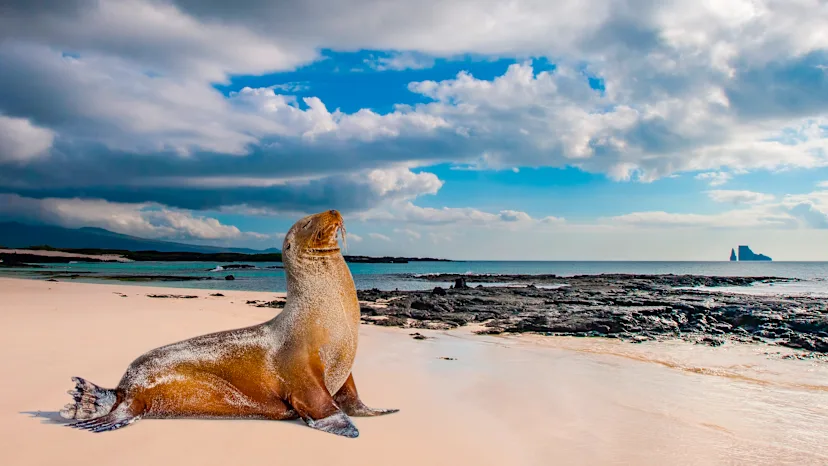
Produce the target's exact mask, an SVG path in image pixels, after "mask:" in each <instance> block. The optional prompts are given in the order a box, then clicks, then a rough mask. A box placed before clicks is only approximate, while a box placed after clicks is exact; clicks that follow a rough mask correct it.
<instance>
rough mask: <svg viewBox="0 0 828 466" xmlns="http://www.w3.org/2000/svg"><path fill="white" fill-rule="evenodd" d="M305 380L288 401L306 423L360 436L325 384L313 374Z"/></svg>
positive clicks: (345, 435) (328, 430)
mask: <svg viewBox="0 0 828 466" xmlns="http://www.w3.org/2000/svg"><path fill="white" fill-rule="evenodd" d="M303 380H304V383H303V385H304V387H302V388H301V389H300V390H296V391H294V393H293V394H292V395H291V396H290V397H288V402H289V403H290V405H291V406H293V409H294V410H296V413H297V414H299V417H301V418H302V420H303V421H305V424H307V425H308V426H309V427H312V428H314V429H318V430H321V431H323V432H330V433H332V434H336V435H341V436H343V437H350V438H354V437H358V436H359V430H357V428H356V426H355V425H354V423H353V422H351V418H350V417H348V415H347V414H345V413H344V412H343V411H342V410H341V409H340V408H339V406H337V404H336V402H334V399H333V397H332V396H331V394H330V393H329V392H328V389H327V388H326V387H325V385H324V384H322V383H321V382H320V381H319V380H318V378H317V377H313V376H311V375H309V376H308V377H307V378H305V379H303Z"/></svg>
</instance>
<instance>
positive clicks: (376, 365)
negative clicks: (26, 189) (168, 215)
mask: <svg viewBox="0 0 828 466" xmlns="http://www.w3.org/2000/svg"><path fill="white" fill-rule="evenodd" d="M215 294H221V295H222V296H211V295H215ZM150 295H154V296H155V295H171V296H168V297H163V298H162V297H150ZM282 296H283V294H280V293H268V292H251V291H215V290H203V289H184V288H182V289H175V290H173V289H171V288H166V287H148V286H143V285H142V286H141V287H134V286H123V284H86V283H71V282H68V283H67V282H57V283H55V282H45V281H42V280H41V281H37V280H23V279H12V278H0V297H1V298H0V299H2V302H3V307H4V312H2V313H0V349H2V350H3V352H4V354H7V355H14V356H12V357H5V358H0V370H1V371H3V373H6V374H14V377H15V381H14V383H9V384H7V388H6V390H5V391H4V396H3V397H2V398H0V439H2V440H0V442H2V445H1V446H2V447H3V448H4V451H5V452H6V454H5V457H6V459H7V461H6V462H5V464H13V465H29V464H31V465H34V464H57V463H61V464H68V465H72V464H89V463H106V462H107V461H108V458H112V457H118V458H119V464H124V465H139V464H147V463H151V462H157V463H160V464H170V463H180V464H189V463H198V464H216V465H218V464H228V463H230V464H253V465H258V464H271V463H272V462H273V461H274V454H275V455H276V456H277V457H278V458H276V459H278V460H279V461H285V462H299V461H306V460H307V454H306V452H307V451H308V450H310V451H313V452H314V462H315V463H318V464H333V463H336V464H343V463H344V464H355V465H356V464H401V465H409V464H411V465H414V464H422V463H423V462H428V463H429V464H446V465H448V464H475V465H478V464H480V465H485V464H492V465H494V464H528V465H542V464H548V463H549V461H550V459H551V458H555V461H560V462H562V463H565V464H612V463H616V464H619V463H626V464H630V463H632V464H642V465H656V464H704V465H718V464H722V465H724V464H733V463H740V464H741V463H750V464H763V465H764V464H767V465H771V464H819V463H824V462H826V461H828V456H826V454H825V452H824V451H823V449H822V447H823V446H824V445H825V444H826V442H828V410H826V408H825V407H826V406H828V384H826V383H825V381H826V380H828V365H826V364H824V363H822V362H821V361H815V360H799V359H795V358H794V359H785V356H787V355H790V354H796V353H797V350H793V349H787V348H782V347H773V348H770V347H765V346H761V345H755V344H741V345H736V344H732V345H731V344H725V345H723V346H721V347H715V348H714V347H707V346H699V345H693V344H690V343H687V342H681V341H677V342H644V343H641V344H630V343H627V342H624V341H621V340H611V339H605V338H589V339H584V338H576V337H542V336H534V335H506V336H504V335H476V334H474V333H473V330H474V329H475V328H473V327H469V328H460V329H454V330H427V329H419V330H416V332H414V331H413V330H411V329H399V328H386V327H380V326H375V325H361V326H360V343H359V345H360V346H359V350H358V352H357V360H356V363H355V366H354V377H355V379H356V381H357V385H358V387H359V390H360V393H361V394H362V397H363V399H364V400H365V401H366V403H369V404H370V405H373V406H376V407H389V408H391V407H393V408H400V409H401V411H400V413H395V414H394V415H389V416H382V417H377V418H358V419H356V420H355V422H356V424H357V425H358V427H359V429H360V432H361V435H360V437H359V438H357V439H344V438H337V437H335V436H332V435H330V434H325V433H322V432H317V431H314V430H312V429H309V428H307V427H306V426H304V425H301V423H298V422H291V421H242V420H232V421H218V420H217V421H211V420H210V421H208V420H153V419H144V420H141V421H139V422H137V423H136V424H135V425H133V426H129V427H128V428H125V429H122V430H119V431H116V432H110V433H104V434H91V433H89V432H84V431H77V430H74V429H66V428H62V427H61V426H60V425H55V422H58V423H59V422H60V421H59V420H58V421H56V420H55V416H56V414H55V412H56V411H57V410H58V409H60V408H61V407H62V406H63V404H65V403H66V402H67V399H68V395H66V394H65V391H66V390H68V389H69V388H71V381H70V377H72V376H75V375H77V376H81V377H84V378H87V379H88V380H90V381H92V382H94V383H97V384H100V385H102V386H113V385H114V384H116V383H117V380H118V379H119V378H120V377H121V375H122V374H123V371H124V370H125V369H126V366H127V365H128V364H129V363H130V362H131V361H132V360H134V359H135V358H136V357H138V356H139V355H141V354H143V353H144V352H145V351H148V350H150V349H152V348H156V347H158V346H161V345H164V344H168V343H172V342H175V341H180V340H182V339H186V338H190V337H193V336H196V335H201V334H205V333H210V332H213V331H218V330H224V329H228V328H238V327H242V326H246V325H252V324H256V323H259V322H262V321H264V320H267V319H270V318H271V317H272V316H273V315H274V314H275V313H277V312H279V309H274V308H270V307H257V305H256V304H261V303H262V302H270V301H279V299H278V298H280V297H282ZM257 301H258V302H257ZM412 333H420V334H422V335H424V336H425V339H414V338H413V337H412V335H411V334H412ZM767 351H772V352H774V353H775V354H777V355H778V357H776V358H768V357H767V355H765V354H764V352H767ZM492 406H498V409H494V410H493V409H492ZM781 406H786V407H787V408H785V409H781V408H780V407H781ZM274 442H276V443H277V448H276V450H274ZM412 442H413V443H415V444H416V445H417V452H416V453H415V454H406V453H404V452H407V451H410V450H411V444H412ZM43 445H49V446H50V447H49V448H43ZM138 445H140V447H139V446H138ZM226 445H235V446H234V447H233V448H227V447H226ZM278 445H291V448H282V447H280V446H278ZM67 452H71V453H67Z"/></svg>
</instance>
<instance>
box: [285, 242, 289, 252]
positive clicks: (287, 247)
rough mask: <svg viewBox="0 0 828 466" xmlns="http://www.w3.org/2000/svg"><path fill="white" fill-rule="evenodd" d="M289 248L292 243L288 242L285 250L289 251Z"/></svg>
mask: <svg viewBox="0 0 828 466" xmlns="http://www.w3.org/2000/svg"><path fill="white" fill-rule="evenodd" d="M288 249H290V243H288V244H287V246H285V251H287V250H288Z"/></svg>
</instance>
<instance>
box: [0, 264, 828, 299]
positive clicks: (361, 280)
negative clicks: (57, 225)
mask: <svg viewBox="0 0 828 466" xmlns="http://www.w3.org/2000/svg"><path fill="white" fill-rule="evenodd" d="M226 264H227V263H211V262H127V263H76V264H44V265H45V267H43V268H39V269H0V274H3V275H15V276H21V275H22V276H27V277H31V278H43V277H44V276H45V273H44V272H66V273H74V274H81V275H83V276H84V278H82V279H78V280H81V281H89V282H110V281H109V280H101V279H100V278H96V276H101V275H171V276H187V277H212V278H214V280H205V281H180V282H142V283H139V284H145V283H146V284H151V285H153V286H168V287H179V288H202V289H216V290H248V291H273V292H280V291H285V273H284V270H282V269H280V268H273V267H279V266H281V265H282V264H281V263H255V264H250V265H255V266H256V268H255V269H244V270H221V268H220V267H219V266H220V265H226ZM237 264H241V263H237ZM268 267H271V268H268ZM349 267H350V269H351V273H352V275H353V276H354V281H355V282H356V286H357V288H358V289H370V288H379V289H384V290H393V289H400V290H416V289H431V288H433V287H435V286H438V285H439V286H448V285H449V283H440V282H431V281H424V280H416V279H415V278H412V277H416V276H417V275H426V274H436V273H451V274H521V275H538V274H555V275H558V276H560V277H567V276H573V275H596V274H606V273H625V274H644V275H647V274H676V275H681V274H691V275H717V276H774V277H784V278H798V279H801V280H803V281H802V282H798V283H790V284H773V285H761V284H760V285H754V286H753V287H748V288H747V289H738V288H734V289H730V291H734V292H740V291H743V292H744V291H746V292H757V293H773V294H785V293H790V294H798V295H803V294H805V295H815V296H828V262H563V261H458V262H411V263H408V264H360V263H354V264H349ZM229 274H232V275H233V276H234V277H235V280H233V281H227V280H224V279H223V278H224V277H225V276H226V275H229ZM530 282H531V280H528V281H527V284H528V283H530ZM469 283H470V284H471V285H475V283H474V282H473V281H470V282H469ZM485 285H488V286H491V285H492V284H491V283H488V284H485Z"/></svg>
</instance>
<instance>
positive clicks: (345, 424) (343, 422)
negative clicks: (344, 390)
mask: <svg viewBox="0 0 828 466" xmlns="http://www.w3.org/2000/svg"><path fill="white" fill-rule="evenodd" d="M305 423H306V424H307V425H308V426H309V427H313V428H314V429H319V430H321V431H323V432H330V433H331V434H336V435H341V436H343V437H349V438H356V437H359V430H357V428H356V426H355V425H354V423H353V422H351V418H349V417H348V415H347V414H345V413H343V412H342V411H337V412H335V413H333V414H331V415H330V416H328V417H326V418H322V419H319V420H313V419H310V418H308V419H306V420H305Z"/></svg>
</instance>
